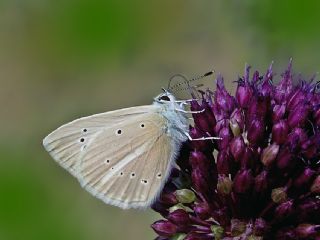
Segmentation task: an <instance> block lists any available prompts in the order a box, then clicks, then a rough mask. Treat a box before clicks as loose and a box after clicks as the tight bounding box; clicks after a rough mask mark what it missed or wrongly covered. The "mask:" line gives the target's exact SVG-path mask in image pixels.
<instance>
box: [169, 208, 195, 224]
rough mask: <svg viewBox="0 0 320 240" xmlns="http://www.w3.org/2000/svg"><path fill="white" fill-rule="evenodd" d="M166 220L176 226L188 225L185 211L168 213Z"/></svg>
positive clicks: (188, 218) (178, 210)
mask: <svg viewBox="0 0 320 240" xmlns="http://www.w3.org/2000/svg"><path fill="white" fill-rule="evenodd" d="M168 220H169V221H170V222H172V223H174V224H175V225H177V226H185V225H188V224H189V223H190V216H189V214H188V213H187V212H186V211H185V210H183V209H177V210H175V211H173V212H171V213H169V215H168Z"/></svg>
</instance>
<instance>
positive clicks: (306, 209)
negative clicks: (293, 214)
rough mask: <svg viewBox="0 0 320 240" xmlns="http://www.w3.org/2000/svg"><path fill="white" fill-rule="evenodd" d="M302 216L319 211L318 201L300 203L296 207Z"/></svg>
mask: <svg viewBox="0 0 320 240" xmlns="http://www.w3.org/2000/svg"><path fill="white" fill-rule="evenodd" d="M297 209H299V211H300V212H301V214H302V213H304V214H307V215H308V214H311V213H314V212H317V211H319V210H320V199H312V198H311V199H307V200H305V201H303V202H302V203H300V204H299V205H298V207H297Z"/></svg>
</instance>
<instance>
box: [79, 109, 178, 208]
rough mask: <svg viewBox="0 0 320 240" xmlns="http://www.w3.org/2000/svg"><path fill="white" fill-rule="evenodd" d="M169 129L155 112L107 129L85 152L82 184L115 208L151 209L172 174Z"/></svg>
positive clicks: (81, 173) (82, 163) (112, 125)
mask: <svg viewBox="0 0 320 240" xmlns="http://www.w3.org/2000/svg"><path fill="white" fill-rule="evenodd" d="M166 126H167V123H166V119H165V118H164V117H163V116H162V115H160V114H159V113H158V112H156V111H155V110H154V111H150V112H148V113H145V114H142V115H137V116H135V117H134V118H132V119H125V120H123V121H121V122H118V123H116V124H111V125H110V126H109V127H107V128H105V129H104V130H103V131H101V132H100V133H99V134H98V135H97V136H96V137H95V138H94V140H93V141H92V142H90V143H89V144H88V146H87V147H86V148H85V149H84V150H83V155H82V157H81V161H80V164H79V180H80V182H81V185H82V186H83V187H84V188H86V189H87V190H88V191H89V192H91V193H92V194H93V195H95V196H96V197H98V198H100V199H102V200H103V201H105V202H106V203H109V204H112V205H116V206H119V207H122V208H145V207H148V206H149V205H150V204H151V203H152V202H153V200H154V199H155V198H156V197H157V195H158V194H159V191H160V190H161V189H162V185H163V184H164V182H165V179H166V178H167V175H168V174H169V172H170V171H169V169H170V164H171V162H170V161H171V159H172V156H171V155H172V152H173V151H172V146H171V140H170V139H169V136H168V135H167V134H166V131H167V129H166Z"/></svg>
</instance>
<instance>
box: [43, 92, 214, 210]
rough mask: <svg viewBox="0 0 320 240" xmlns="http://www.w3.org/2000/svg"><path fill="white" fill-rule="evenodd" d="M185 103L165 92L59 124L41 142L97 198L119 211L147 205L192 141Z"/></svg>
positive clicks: (158, 191) (159, 190) (160, 188)
mask: <svg viewBox="0 0 320 240" xmlns="http://www.w3.org/2000/svg"><path fill="white" fill-rule="evenodd" d="M185 103H186V102H183V101H177V100H176V99H175V97H174V96H173V95H172V94H171V93H169V92H168V91H165V92H164V93H163V94H160V95H159V96H157V97H156V98H155V99H154V102H153V104H152V105H147V106H138V107H132V108H126V109H120V110H116V111H110V112H106V113H100V114H96V115H92V116H88V117H83V118H79V119H77V120H75V121H73V122H70V123H68V124H66V125H63V126H61V127H60V128H58V129H57V130H55V131H53V132H52V133H50V134H49V135H48V136H47V137H46V138H45V139H44V140H43V145H44V147H45V149H46V150H47V151H48V152H49V153H50V155H51V156H52V157H53V158H54V159H55V160H56V161H57V162H58V163H59V164H60V165H61V166H62V167H64V168H65V169H66V170H68V171H69V172H70V173H71V174H72V175H73V176H74V177H76V178H77V179H78V180H79V182H80V184H81V186H82V187H84V188H85V189H86V190H87V191H89V192H90V193H91V194H92V195H94V196H95V197H97V198H99V199H101V200H103V201H104V202H106V203H108V204H111V205H114V206H118V207H120V208H123V209H127V208H147V207H149V206H150V205H151V204H152V203H153V202H154V201H155V200H156V199H157V197H158V196H159V194H160V192H161V190H162V188H163V186H164V184H165V182H166V180H167V178H168V176H169V174H170V171H171V169H172V167H173V166H174V163H175V158H176V156H177V154H178V152H179V149H180V146H181V144H182V143H183V142H185V141H186V140H188V138H189V139H191V137H190V135H189V134H188V130H189V123H188V118H187V116H186V113H188V112H190V111H186V110H185V109H184V104H185ZM202 139H203V138H201V139H192V140H202ZM206 139H211V138H206Z"/></svg>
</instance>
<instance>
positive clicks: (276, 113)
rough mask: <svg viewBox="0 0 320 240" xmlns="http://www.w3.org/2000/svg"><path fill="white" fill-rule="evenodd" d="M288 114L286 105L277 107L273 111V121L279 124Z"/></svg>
mask: <svg viewBox="0 0 320 240" xmlns="http://www.w3.org/2000/svg"><path fill="white" fill-rule="evenodd" d="M285 113H286V106H285V105H284V104H282V105H275V106H274V107H273V110H272V121H273V122H274V123H275V122H278V121H279V120H280V119H282V118H283V117H284V114H285Z"/></svg>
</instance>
